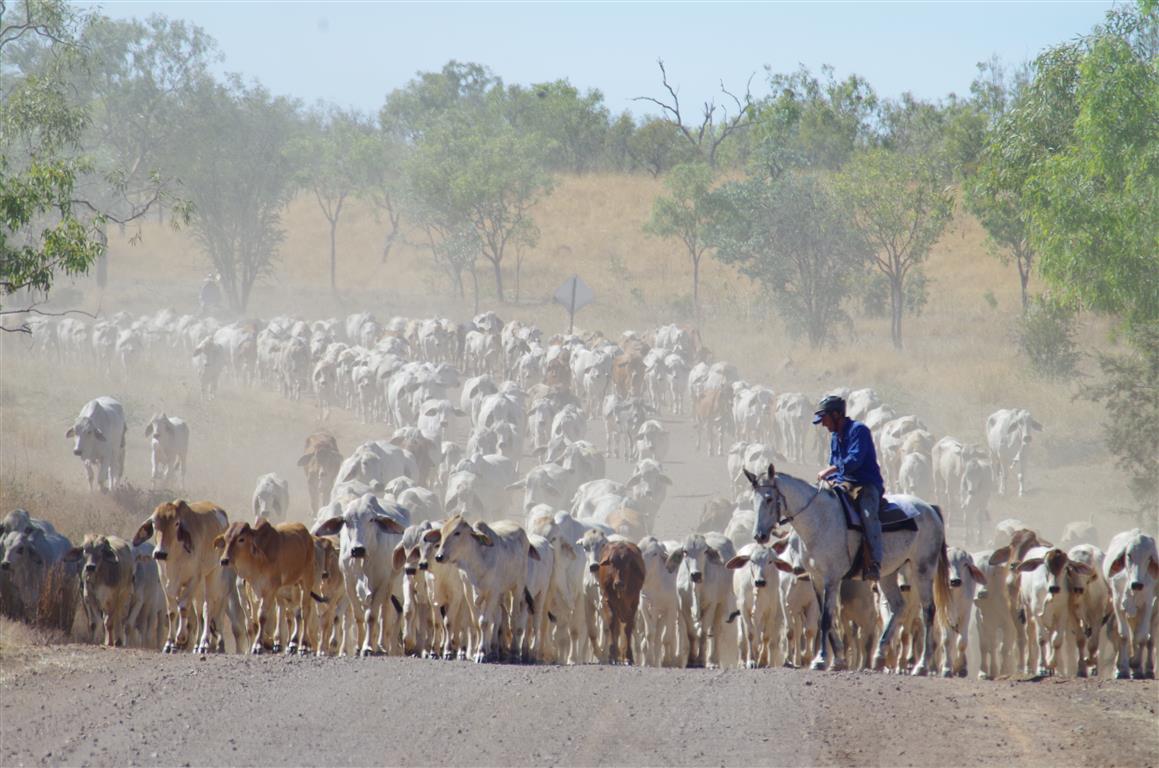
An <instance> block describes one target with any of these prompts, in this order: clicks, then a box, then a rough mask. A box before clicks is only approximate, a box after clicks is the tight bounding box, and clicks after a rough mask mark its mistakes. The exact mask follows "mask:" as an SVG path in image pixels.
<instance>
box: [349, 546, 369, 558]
mask: <svg viewBox="0 0 1159 768" xmlns="http://www.w3.org/2000/svg"><path fill="white" fill-rule="evenodd" d="M350 556H351V557H357V558H363V557H366V547H352V548H351V549H350Z"/></svg>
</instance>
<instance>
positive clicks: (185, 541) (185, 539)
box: [177, 520, 193, 552]
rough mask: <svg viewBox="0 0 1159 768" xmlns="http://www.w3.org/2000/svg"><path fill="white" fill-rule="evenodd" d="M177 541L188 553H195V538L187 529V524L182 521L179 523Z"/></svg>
mask: <svg viewBox="0 0 1159 768" xmlns="http://www.w3.org/2000/svg"><path fill="white" fill-rule="evenodd" d="M177 540H178V541H180V542H181V544H182V545H184V547H185V551H186V552H192V551H193V536H191V535H190V533H189V529H188V528H186V527H185V523H183V522H181V521H180V520H178V521H177Z"/></svg>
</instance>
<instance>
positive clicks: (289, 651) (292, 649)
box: [286, 643, 298, 656]
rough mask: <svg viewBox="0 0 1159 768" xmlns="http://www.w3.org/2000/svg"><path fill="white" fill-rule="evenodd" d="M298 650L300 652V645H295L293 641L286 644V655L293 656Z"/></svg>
mask: <svg viewBox="0 0 1159 768" xmlns="http://www.w3.org/2000/svg"><path fill="white" fill-rule="evenodd" d="M297 652H298V646H296V645H294V644H293V643H290V644H289V645H287V646H286V655H287V656H293V655H294V654H295V653H297Z"/></svg>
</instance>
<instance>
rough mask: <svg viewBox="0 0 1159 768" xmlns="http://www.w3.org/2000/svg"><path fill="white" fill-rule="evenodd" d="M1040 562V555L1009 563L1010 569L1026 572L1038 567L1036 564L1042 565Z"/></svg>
mask: <svg viewBox="0 0 1159 768" xmlns="http://www.w3.org/2000/svg"><path fill="white" fill-rule="evenodd" d="M1042 562H1043V561H1042V558H1041V557H1032V558H1030V559H1029V560H1023V561H1022V562H1021V563H1011V564H1010V568H1011V570H1015V571H1019V572H1021V573H1026V572H1027V571H1033V570H1034V569H1036V568H1038V566H1040V565H1042Z"/></svg>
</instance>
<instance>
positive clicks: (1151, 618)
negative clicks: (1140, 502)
mask: <svg viewBox="0 0 1159 768" xmlns="http://www.w3.org/2000/svg"><path fill="white" fill-rule="evenodd" d="M1103 574H1104V575H1105V576H1106V577H1107V580H1108V581H1109V582H1110V584H1111V600H1112V603H1113V604H1114V608H1115V622H1116V624H1117V628H1118V631H1119V655H1118V660H1117V663H1116V670H1115V677H1118V678H1120V679H1122V678H1127V677H1129V676H1131V675H1134V676H1135V677H1136V678H1140V677H1148V676H1153V675H1154V674H1155V638H1154V635H1153V634H1152V633H1153V632H1154V631H1155V626H1154V624H1155V595H1156V582H1157V580H1159V548H1156V546H1155V539H1153V538H1152V537H1150V536H1148V535H1147V534H1145V533H1143V532H1142V531H1141V530H1139V529H1138V528H1136V529H1134V530H1132V531H1124V532H1122V533H1118V534H1116V535H1115V537H1114V538H1113V539H1111V543H1110V545H1109V546H1108V547H1107V556H1106V559H1105V560H1104V561H1103ZM1144 653H1146V656H1147V658H1146V659H1144Z"/></svg>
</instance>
